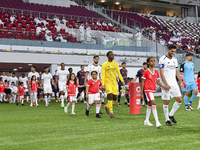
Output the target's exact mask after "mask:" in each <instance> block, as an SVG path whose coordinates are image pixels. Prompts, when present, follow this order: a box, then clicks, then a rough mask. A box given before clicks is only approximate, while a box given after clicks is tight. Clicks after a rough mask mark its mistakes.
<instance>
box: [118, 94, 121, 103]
mask: <svg viewBox="0 0 200 150" xmlns="http://www.w3.org/2000/svg"><path fill="white" fill-rule="evenodd" d="M120 99H121V95H118V103H120Z"/></svg>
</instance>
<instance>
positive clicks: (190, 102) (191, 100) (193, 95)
mask: <svg viewBox="0 0 200 150" xmlns="http://www.w3.org/2000/svg"><path fill="white" fill-rule="evenodd" d="M196 97H197V96H196V95H195V94H192V97H191V98H190V101H189V104H192V102H193V101H194V100H195V98H196Z"/></svg>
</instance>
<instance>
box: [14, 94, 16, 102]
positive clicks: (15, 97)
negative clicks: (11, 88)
mask: <svg viewBox="0 0 200 150" xmlns="http://www.w3.org/2000/svg"><path fill="white" fill-rule="evenodd" d="M13 102H14V103H15V102H16V95H13Z"/></svg>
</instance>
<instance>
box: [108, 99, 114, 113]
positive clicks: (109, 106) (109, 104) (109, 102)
mask: <svg viewBox="0 0 200 150" xmlns="http://www.w3.org/2000/svg"><path fill="white" fill-rule="evenodd" d="M107 106H108V108H109V110H110V113H113V105H112V100H108V105H107Z"/></svg>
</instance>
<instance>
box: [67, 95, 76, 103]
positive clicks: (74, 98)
mask: <svg viewBox="0 0 200 150" xmlns="http://www.w3.org/2000/svg"><path fill="white" fill-rule="evenodd" d="M68 97H69V101H70V102H74V101H76V96H68Z"/></svg>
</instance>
